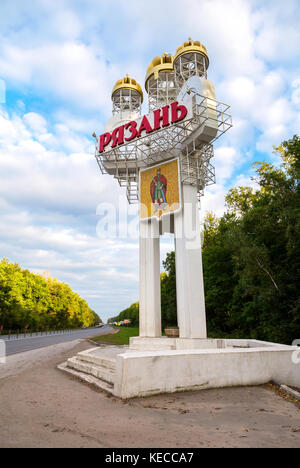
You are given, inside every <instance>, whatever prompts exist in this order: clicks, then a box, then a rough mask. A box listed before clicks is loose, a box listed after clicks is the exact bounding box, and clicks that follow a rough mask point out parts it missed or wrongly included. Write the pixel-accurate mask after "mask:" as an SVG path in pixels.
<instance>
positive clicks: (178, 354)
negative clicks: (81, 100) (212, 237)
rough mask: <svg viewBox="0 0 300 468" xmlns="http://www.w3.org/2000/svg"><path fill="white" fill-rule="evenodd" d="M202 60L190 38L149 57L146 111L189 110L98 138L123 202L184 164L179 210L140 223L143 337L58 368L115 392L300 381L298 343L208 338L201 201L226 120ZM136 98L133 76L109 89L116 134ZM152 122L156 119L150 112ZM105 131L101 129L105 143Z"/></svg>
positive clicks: (133, 115) (135, 114)
mask: <svg viewBox="0 0 300 468" xmlns="http://www.w3.org/2000/svg"><path fill="white" fill-rule="evenodd" d="M208 65H209V59H208V55H207V52H206V49H205V47H204V46H203V45H202V44H200V43H199V42H197V41H192V40H189V41H188V42H185V43H184V44H183V45H182V46H180V47H179V48H178V49H177V52H176V54H175V56H174V57H172V56H171V55H170V54H163V55H162V56H161V57H155V58H154V59H153V61H152V62H151V63H150V65H149V67H148V70H147V75H146V82H145V88H146V90H147V92H148V97H149V111H150V112H152V113H153V112H155V111H156V110H157V109H158V108H160V107H162V106H166V105H167V106H171V105H172V103H173V102H179V104H183V105H186V107H187V108H188V109H189V112H188V115H187V117H186V118H185V119H184V120H183V121H180V122H179V123H178V124H175V125H167V126H165V127H163V128H160V129H158V130H155V131H154V132H150V133H148V132H147V134H146V135H140V137H139V138H135V139H133V140H132V141H130V142H129V143H125V144H123V143H124V142H122V144H120V145H114V144H113V143H112V142H110V143H109V144H108V143H107V145H106V146H107V151H104V150H103V148H102V150H101V153H99V140H98V139H97V150H96V158H97V161H98V164H99V166H100V169H101V171H102V172H104V173H108V174H111V175H113V176H114V177H115V178H116V179H117V180H118V181H119V183H120V185H121V186H124V187H126V189H127V197H128V201H129V203H134V202H137V201H138V198H139V197H138V195H139V187H138V184H139V171H140V169H142V168H145V167H151V166H153V165H157V164H159V163H160V162H163V161H168V160H171V159H174V158H178V161H179V166H180V181H181V182H180V183H181V194H182V209H181V211H179V212H177V213H174V214H171V215H165V216H164V217H163V219H162V220H158V219H157V218H151V219H148V220H141V221H140V239H139V248H140V250H139V252H140V259H139V268H140V336H139V337H136V338H132V339H131V340H130V346H129V348H127V349H125V352H124V349H120V348H108V349H101V348H100V349H99V348H95V349H92V350H89V351H85V352H83V353H79V354H78V355H77V356H76V357H74V358H72V359H69V360H68V362H67V363H64V364H63V365H62V366H60V368H61V369H63V370H66V371H67V372H70V373H73V374H74V375H77V376H78V377H80V378H81V379H83V380H87V381H89V382H90V383H94V384H95V385H97V386H98V387H100V388H103V389H104V390H106V391H108V392H110V393H112V394H114V395H116V396H118V397H120V398H131V397H134V396H145V395H152V394H157V393H162V392H176V391H183V390H194V389H204V388H216V387H225V386H235V385H258V384H263V383H266V382H268V381H270V380H276V381H278V382H279V383H283V384H288V385H294V386H300V363H299V362H298V361H299V360H300V359H299V360H298V361H297V360H295V359H293V356H294V353H295V352H297V347H292V346H285V345H279V344H274V343H265V342H261V341H255V340H223V339H207V331H206V316H205V301H204V286H203V271H202V256H201V236H200V222H199V211H198V198H199V196H200V195H202V194H203V190H204V188H205V186H206V185H209V184H211V183H214V181H215V177H214V168H213V166H212V165H211V164H210V160H211V158H212V157H213V146H212V143H213V142H214V140H215V139H216V138H218V137H219V136H220V135H221V134H222V133H224V132H225V131H227V130H228V129H229V128H230V127H231V115H230V113H229V106H227V105H225V104H222V103H220V102H218V101H216V98H215V91H214V86H213V84H212V83H211V82H210V81H208V80H207V68H208ZM142 99H143V94H142V90H141V88H140V86H139V85H138V83H136V81H135V80H133V79H131V78H129V77H128V76H127V77H126V78H124V79H123V80H119V81H118V82H117V83H116V85H115V87H114V89H113V93H112V100H113V117H112V118H111V119H110V120H109V121H108V122H107V124H106V127H105V131H106V132H114V131H115V132H118V130H116V129H117V128H118V127H119V126H120V125H125V128H126V124H127V123H128V122H130V121H132V120H137V119H139V116H140V115H141V104H142ZM140 121H141V119H139V122H140ZM149 121H150V122H151V123H153V114H150V116H149ZM129 125H130V124H129ZM115 134H116V133H115ZM105 138H106V137H105V135H102V142H103V141H105ZM109 139H111V135H109ZM100 140H101V137H100ZM107 141H108V137H107ZM100 147H101V144H100ZM164 232H171V233H174V237H175V253H176V286H177V318H178V326H179V338H166V337H162V330H161V298H160V248H159V244H160V235H161V234H163V233H164ZM297 362H298V363H297Z"/></svg>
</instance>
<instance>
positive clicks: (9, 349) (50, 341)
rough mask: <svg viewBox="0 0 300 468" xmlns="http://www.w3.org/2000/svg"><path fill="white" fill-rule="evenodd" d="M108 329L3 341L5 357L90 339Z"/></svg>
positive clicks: (108, 328)
mask: <svg viewBox="0 0 300 468" xmlns="http://www.w3.org/2000/svg"><path fill="white" fill-rule="evenodd" d="M108 330H110V327H106V326H104V327H102V328H90V329H87V330H76V331H72V332H71V333H62V334H59V335H50V336H34V337H32V338H31V337H28V338H27V337H26V338H19V339H14V340H8V341H5V344H6V356H10V355H12V354H17V353H23V352H24V351H30V350H32V349H38V348H45V347H47V346H51V345H54V344H58V343H65V342H66V341H74V340H79V339H84V338H90V337H93V336H97V335H102V334H104V333H107V331H108Z"/></svg>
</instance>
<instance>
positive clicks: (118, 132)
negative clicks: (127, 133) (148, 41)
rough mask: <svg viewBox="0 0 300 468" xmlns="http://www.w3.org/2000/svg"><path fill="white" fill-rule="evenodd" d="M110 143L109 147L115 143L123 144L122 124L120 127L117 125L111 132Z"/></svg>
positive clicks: (115, 144)
mask: <svg viewBox="0 0 300 468" xmlns="http://www.w3.org/2000/svg"><path fill="white" fill-rule="evenodd" d="M111 139H112V145H111V147H112V148H114V147H115V146H117V145H123V144H124V125H122V127H117V128H115V129H114V131H113V132H112V134H111Z"/></svg>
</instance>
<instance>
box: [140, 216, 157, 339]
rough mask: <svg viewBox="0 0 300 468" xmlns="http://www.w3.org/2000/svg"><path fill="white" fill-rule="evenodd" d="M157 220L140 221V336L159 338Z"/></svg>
mask: <svg viewBox="0 0 300 468" xmlns="http://www.w3.org/2000/svg"><path fill="white" fill-rule="evenodd" d="M159 243H160V238H159V222H158V220H157V219H152V220H150V221H149V222H148V221H140V314H139V315H140V318H139V320H140V336H147V337H152V338H156V337H160V336H161V299H160V249H159Z"/></svg>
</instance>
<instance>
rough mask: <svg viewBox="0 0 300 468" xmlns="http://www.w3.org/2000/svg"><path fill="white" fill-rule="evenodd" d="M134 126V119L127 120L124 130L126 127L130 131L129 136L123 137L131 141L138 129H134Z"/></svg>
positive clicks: (135, 124)
mask: <svg viewBox="0 0 300 468" xmlns="http://www.w3.org/2000/svg"><path fill="white" fill-rule="evenodd" d="M136 126H137V123H136V122H135V121H134V120H133V121H132V122H128V123H127V124H126V125H125V128H126V130H127V129H128V130H129V131H130V132H131V136H130V137H129V138H125V140H126V141H131V140H133V139H134V138H135V137H136V136H137V134H138V131H137V129H136Z"/></svg>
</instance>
